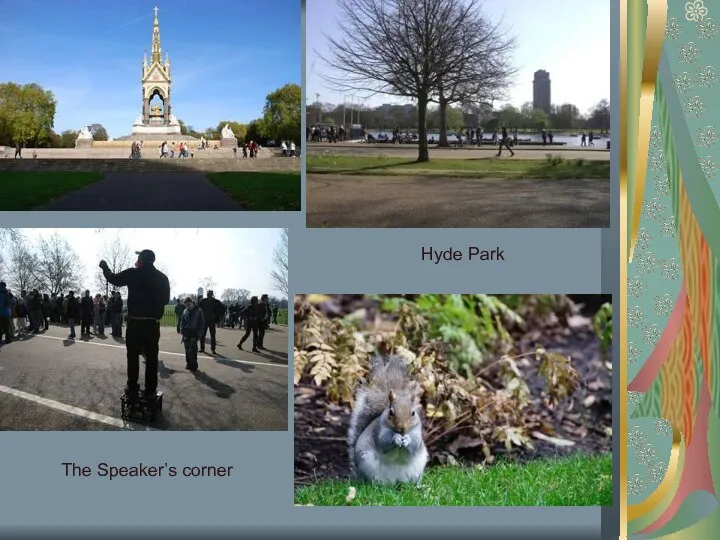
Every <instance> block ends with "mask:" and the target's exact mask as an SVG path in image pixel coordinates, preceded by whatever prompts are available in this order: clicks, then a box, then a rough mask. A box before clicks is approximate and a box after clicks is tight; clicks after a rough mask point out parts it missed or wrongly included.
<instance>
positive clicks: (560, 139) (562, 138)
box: [366, 129, 607, 147]
mask: <svg viewBox="0 0 720 540" xmlns="http://www.w3.org/2000/svg"><path fill="white" fill-rule="evenodd" d="M366 133H369V134H370V135H372V136H373V137H375V138H377V137H378V136H379V135H387V136H388V137H389V138H392V131H389V132H388V131H377V130H373V129H368V130H367V131H366ZM586 135H587V133H586ZM483 137H484V138H485V140H488V139H489V136H488V134H487V133H485V134H484V135H483ZM427 138H428V141H429V140H430V139H432V138H435V142H437V141H438V139H440V133H438V132H432V133H428V137H427ZM518 139H519V140H523V139H530V140H531V141H532V142H537V143H538V144H542V136H540V134H527V133H518ZM606 140H607V139H601V140H596V141H595V146H603V147H604V146H605V141H606ZM455 141H457V137H456V136H455V135H454V134H450V133H448V142H450V143H452V142H455ZM553 142H555V143H565V144H566V145H567V146H577V147H579V146H580V137H579V136H578V137H570V136H569V135H567V134H566V135H556V136H554V137H553Z"/></svg>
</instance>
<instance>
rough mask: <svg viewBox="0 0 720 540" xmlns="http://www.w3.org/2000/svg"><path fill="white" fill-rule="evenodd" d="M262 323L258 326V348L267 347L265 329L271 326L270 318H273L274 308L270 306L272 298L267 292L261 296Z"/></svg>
mask: <svg viewBox="0 0 720 540" xmlns="http://www.w3.org/2000/svg"><path fill="white" fill-rule="evenodd" d="M260 306H261V309H260V324H259V326H258V340H257V348H258V349H264V348H265V330H267V329H268V328H270V320H271V319H272V310H271V308H270V299H269V298H268V295H267V294H263V295H262V296H261V297H260Z"/></svg>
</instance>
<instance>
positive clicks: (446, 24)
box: [316, 0, 477, 162]
mask: <svg viewBox="0 0 720 540" xmlns="http://www.w3.org/2000/svg"><path fill="white" fill-rule="evenodd" d="M476 3H477V0H469V1H468V2H466V3H464V4H463V3H460V2H458V1H457V0H339V2H338V4H339V7H340V12H341V14H342V17H341V18H342V20H341V21H339V23H338V26H339V28H338V30H339V31H338V35H339V36H341V37H338V38H332V37H329V36H327V35H326V38H327V40H328V44H329V48H330V50H331V53H330V55H329V56H330V57H329V58H326V57H323V56H322V55H320V54H318V53H317V52H316V54H317V56H318V57H320V58H321V60H323V61H324V62H325V63H326V64H327V65H328V66H329V67H330V68H331V69H332V70H334V71H336V72H337V73H338V74H337V75H325V76H324V79H325V80H326V81H328V83H330V84H331V85H332V86H333V87H334V88H335V89H336V90H339V91H350V92H369V93H373V94H378V93H381V94H390V95H396V96H403V97H407V98H411V99H414V100H417V110H418V136H419V149H418V161H419V162H423V161H428V160H429V159H430V155H429V152H428V142H427V129H426V116H427V106H428V102H429V101H430V98H431V96H432V95H433V93H435V92H436V91H437V89H438V88H439V87H440V85H441V83H443V81H447V79H448V76H450V74H453V73H457V72H458V71H459V70H460V68H461V66H462V65H463V63H465V62H466V61H467V58H466V53H465V52H463V53H461V54H458V49H459V44H462V43H463V36H464V34H465V32H466V27H465V26H464V21H465V20H466V19H467V17H468V16H469V14H472V13H473V10H474V9H475V5H476Z"/></svg>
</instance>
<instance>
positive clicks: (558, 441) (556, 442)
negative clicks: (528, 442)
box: [532, 431, 575, 446]
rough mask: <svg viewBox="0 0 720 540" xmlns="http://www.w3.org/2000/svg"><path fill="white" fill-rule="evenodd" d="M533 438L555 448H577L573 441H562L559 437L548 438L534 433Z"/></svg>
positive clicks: (537, 432) (536, 432)
mask: <svg viewBox="0 0 720 540" xmlns="http://www.w3.org/2000/svg"><path fill="white" fill-rule="evenodd" d="M532 435H533V437H535V438H536V439H540V440H541V441H546V442H549V443H552V444H554V445H555V446H575V443H574V442H573V441H568V440H567V439H561V438H559V437H548V436H547V435H545V434H543V433H540V432H539V431H533V434H532Z"/></svg>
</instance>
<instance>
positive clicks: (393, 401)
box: [388, 390, 395, 403]
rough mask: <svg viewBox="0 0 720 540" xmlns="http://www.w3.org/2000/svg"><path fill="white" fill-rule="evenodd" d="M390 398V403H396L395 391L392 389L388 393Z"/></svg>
mask: <svg viewBox="0 0 720 540" xmlns="http://www.w3.org/2000/svg"><path fill="white" fill-rule="evenodd" d="M388 399H389V400H390V403H395V392H394V391H393V390H390V393H389V394H388Z"/></svg>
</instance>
